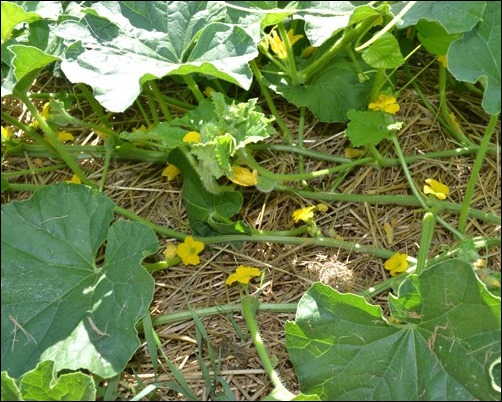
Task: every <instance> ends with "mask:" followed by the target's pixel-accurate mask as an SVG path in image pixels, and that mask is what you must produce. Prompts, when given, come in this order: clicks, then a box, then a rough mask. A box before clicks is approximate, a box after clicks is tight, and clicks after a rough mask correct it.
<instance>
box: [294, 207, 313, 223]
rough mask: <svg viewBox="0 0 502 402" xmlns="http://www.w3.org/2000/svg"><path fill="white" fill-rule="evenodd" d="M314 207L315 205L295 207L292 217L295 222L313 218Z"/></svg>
mask: <svg viewBox="0 0 502 402" xmlns="http://www.w3.org/2000/svg"><path fill="white" fill-rule="evenodd" d="M314 209H315V207H306V208H301V209H297V210H295V211H294V212H293V215H292V216H293V219H294V220H295V222H299V221H304V222H307V221H308V220H309V219H313V218H314Z"/></svg>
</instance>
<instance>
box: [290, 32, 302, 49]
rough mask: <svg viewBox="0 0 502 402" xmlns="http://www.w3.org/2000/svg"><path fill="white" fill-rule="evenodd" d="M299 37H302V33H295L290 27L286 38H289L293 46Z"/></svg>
mask: <svg viewBox="0 0 502 402" xmlns="http://www.w3.org/2000/svg"><path fill="white" fill-rule="evenodd" d="M301 38H303V35H301V34H298V35H295V32H294V31H293V30H292V29H290V30H289V31H288V39H289V43H290V44H291V46H293V45H294V44H295V43H296V42H298V41H299V40H300V39H301Z"/></svg>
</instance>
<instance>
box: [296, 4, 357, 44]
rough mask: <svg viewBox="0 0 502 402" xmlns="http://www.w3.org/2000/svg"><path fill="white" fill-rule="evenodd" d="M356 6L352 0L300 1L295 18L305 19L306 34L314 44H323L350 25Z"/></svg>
mask: <svg viewBox="0 0 502 402" xmlns="http://www.w3.org/2000/svg"><path fill="white" fill-rule="evenodd" d="M354 9H355V6H354V5H353V4H352V3H351V2H350V1H299V2H298V10H299V11H303V10H308V11H307V12H305V13H303V12H299V13H297V14H295V15H294V17H293V18H295V19H298V18H301V19H303V20H305V34H306V35H307V38H308V39H309V41H310V43H311V44H312V46H321V44H322V43H323V42H324V41H326V40H327V39H329V38H330V37H332V36H333V35H335V34H336V33H337V32H339V31H340V30H342V29H344V28H346V27H347V26H348V25H349V19H350V16H351V14H352V12H353V10H354Z"/></svg>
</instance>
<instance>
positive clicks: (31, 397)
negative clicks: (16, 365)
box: [2, 360, 96, 401]
mask: <svg viewBox="0 0 502 402" xmlns="http://www.w3.org/2000/svg"><path fill="white" fill-rule="evenodd" d="M4 373H5V377H4ZM4 379H7V380H8V381H9V390H8V393H7V394H5V393H4ZM9 396H10V397H9ZM14 396H15V397H16V398H15V399H13V398H11V397H14ZM95 398H96V386H95V385H94V380H93V378H92V377H91V376H89V375H86V374H84V373H80V372H76V373H67V374H62V375H60V376H59V377H58V376H57V375H56V370H55V369H54V362H53V361H49V360H46V361H43V362H40V363H39V364H38V365H37V367H36V368H35V369H33V370H32V371H29V372H27V373H26V374H24V375H23V376H22V377H21V379H20V381H19V387H18V386H17V384H16V383H15V382H14V380H12V379H11V378H9V377H8V375H7V373H6V372H2V400H3V401H13V400H24V401H93V400H95Z"/></svg>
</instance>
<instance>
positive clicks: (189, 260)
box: [176, 236, 204, 265]
mask: <svg viewBox="0 0 502 402" xmlns="http://www.w3.org/2000/svg"><path fill="white" fill-rule="evenodd" d="M202 250H204V243H202V242H200V241H197V240H194V239H193V237H192V236H187V237H185V241H184V242H183V243H181V244H178V247H177V248H176V254H178V256H179V257H181V261H182V262H183V264H185V265H197V264H198V263H200V258H199V253H200V252H201V251H202Z"/></svg>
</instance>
